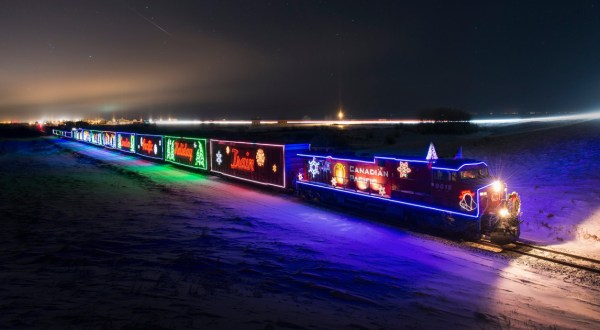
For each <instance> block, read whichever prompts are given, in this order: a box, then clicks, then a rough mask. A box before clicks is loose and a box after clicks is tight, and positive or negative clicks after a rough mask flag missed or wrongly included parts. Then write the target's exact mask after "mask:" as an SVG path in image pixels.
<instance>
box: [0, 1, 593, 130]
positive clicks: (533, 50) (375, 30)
mask: <svg viewBox="0 0 600 330" xmlns="http://www.w3.org/2000/svg"><path fill="white" fill-rule="evenodd" d="M599 6H600V4H599V3H598V1H586V0H581V1H525V0H521V1H297V2H296V1H256V0H251V1H182V0H177V1H138V0H127V1H126V0H123V1H119V0H102V1H86V0H78V1H52V0H47V1H42V0H40V1H28V0H15V1H6V0H3V1H2V3H1V6H0V120H7V119H12V120H18V119H20V120H30V119H38V118H40V116H45V118H50V117H54V118H58V117H62V116H78V117H95V116H104V117H106V118H109V117H111V116H112V115H113V113H114V114H115V115H116V116H117V117H121V116H125V117H132V116H136V117H139V116H144V117H148V116H149V115H153V116H154V117H155V118H157V117H159V116H161V115H162V116H163V117H164V118H166V117H168V116H169V115H172V116H173V117H177V118H180V119H219V118H229V119H249V118H253V117H261V118H265V119H266V118H270V119H276V118H281V119H292V118H298V119H299V118H302V117H304V116H310V117H311V118H313V119H323V118H324V117H325V116H333V115H335V113H336V110H337V109H338V107H339V105H340V103H341V105H342V106H343V108H344V109H345V111H346V112H347V114H348V116H350V117H353V118H389V117H390V116H392V117H407V116H411V115H413V114H414V113H415V112H416V111H418V110H419V109H423V108H431V107H441V106H443V107H454V108H459V109H464V110H467V111H470V112H478V113H486V112H490V111H493V112H503V111H519V112H529V111H550V112H556V111H581V110H590V109H594V108H597V107H599V106H600V12H599V10H600V7H599Z"/></svg>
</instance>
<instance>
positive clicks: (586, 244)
mask: <svg viewBox="0 0 600 330" xmlns="http://www.w3.org/2000/svg"><path fill="white" fill-rule="evenodd" d="M592 128H598V123H597V122H591V123H589V122H588V123H580V124H574V125H567V126H565V127H552V128H548V127H546V128H535V129H532V127H522V128H519V127H510V128H507V129H506V130H500V129H498V130H497V131H494V130H491V131H486V132H485V136H483V135H482V134H479V135H477V136H476V137H470V139H471V140H467V138H464V139H465V141H463V142H464V148H465V156H471V157H473V156H477V157H480V158H484V159H485V160H487V161H488V162H489V163H490V165H491V166H492V168H493V169H494V171H496V173H497V174H499V175H503V176H506V179H507V180H508V181H509V185H510V187H513V188H512V189H515V190H517V191H519V193H521V195H522V198H523V204H524V205H523V206H524V210H523V212H524V219H525V220H526V222H525V223H524V232H523V237H524V238H526V239H530V240H533V241H537V242H540V243H544V244H548V245H552V247H553V248H555V247H556V248H564V249H569V250H577V251H579V252H581V253H582V254H583V253H585V254H587V255H595V256H598V255H599V254H600V253H598V249H599V245H600V242H599V241H598V236H599V235H600V233H599V232H598V228H599V227H600V226H599V225H598V222H599V217H600V215H599V212H600V195H599V192H600V179H599V176H598V175H599V174H598V164H599V161H600V150H599V148H600V146H599V145H600V139H599V137H600V135H599V134H600V133H598V132H600V130H599V129H595V130H594V129H592ZM521 129H522V130H523V132H521V131H520V130H521ZM507 132H510V134H509V133H507ZM438 148H441V149H442V150H443V149H444V148H445V146H444V144H443V143H442V144H441V145H440V146H439V147H438ZM509 155H510V156H509ZM530 164H531V165H530ZM0 169H1V171H0V187H2V189H0V214H2V217H1V218H2V220H1V221H2V230H1V231H0V270H1V272H0V283H1V284H0V297H2V300H1V302H0V328H55V329H64V328H69V327H71V328H102V329H121V328H125V329H182V328H199V329H205V328H206V329H212V328H217V329H238V328H244V329H337V328H346V329H397V328H405V327H408V328H439V329H448V328H486V329H488V328H490V329H505V328H524V329H532V328H533V329H543V328H577V329H598V328H600V304H599V302H600V278H599V276H597V275H590V274H589V273H585V272H584V271H572V270H570V269H567V268H564V267H560V266H552V265H549V264H545V263H543V262H538V261H533V260H530V259H527V258H514V259H511V258H508V257H506V256H503V255H499V254H494V253H490V252H486V251H480V250H474V249H472V248H468V247H466V246H464V245H462V244H460V243H456V242H449V241H447V240H444V239H439V238H434V237H430V236H426V235H419V234H414V233H410V232H406V231H404V230H402V229H400V228H394V227H390V226H386V225H383V224H381V223H376V222H373V221H370V220H366V219H362V218H360V217H357V216H353V215H349V214H344V213H339V212H336V211H332V210H329V209H327V208H322V207H318V206H314V205H309V204H305V203H303V202H302V201H300V200H298V199H296V198H295V197H293V196H287V195H281V194H277V193H271V192H265V191H257V190H255V189H252V187H250V186H239V185H235V184H233V183H231V182H228V181H224V180H222V179H219V178H216V177H213V176H205V175H202V174H197V173H191V172H189V171H185V170H181V169H179V168H176V167H174V166H172V165H165V164H156V163H153V162H150V161H146V160H143V159H140V158H137V157H134V156H130V155H126V154H122V153H118V152H115V151H108V150H105V149H101V148H97V147H94V146H89V145H84V144H81V143H77V142H72V141H65V140H60V139H56V138H43V139H28V140H4V141H0ZM550 214H552V216H550Z"/></svg>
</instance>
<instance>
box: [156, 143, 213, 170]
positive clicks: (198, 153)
mask: <svg viewBox="0 0 600 330" xmlns="http://www.w3.org/2000/svg"><path fill="white" fill-rule="evenodd" d="M164 141H165V160H166V161H168V162H172V163H175V164H179V165H184V166H189V167H193V168H197V169H201V170H207V169H208V161H207V157H208V153H207V150H206V139H198V138H184V137H174V136H165V137H164Z"/></svg>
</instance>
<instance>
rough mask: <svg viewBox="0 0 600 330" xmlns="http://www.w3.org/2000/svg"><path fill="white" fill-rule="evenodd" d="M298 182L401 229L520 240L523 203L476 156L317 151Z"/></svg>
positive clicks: (312, 195) (316, 195)
mask: <svg viewBox="0 0 600 330" xmlns="http://www.w3.org/2000/svg"><path fill="white" fill-rule="evenodd" d="M298 157H300V158H302V159H303V160H304V166H303V167H302V168H301V169H300V171H299V173H298V177H297V180H296V185H297V190H298V191H299V192H300V193H301V195H302V196H305V197H308V198H309V199H314V200H318V201H321V202H324V203H328V204H337V205H340V206H342V207H349V208H353V209H356V210H359V211H362V210H365V211H367V212H369V213H377V214H379V215H381V216H384V217H385V219H397V220H396V221H398V222H399V223H400V224H407V225H408V226H411V227H412V226H415V227H426V228H432V231H442V232H448V233H452V234H458V235H459V236H461V237H464V238H467V239H474V240H478V239H481V238H487V239H490V240H491V241H492V242H494V243H497V244H506V243H510V242H514V241H516V240H517V239H518V238H519V235H520V223H521V221H520V199H519V196H518V194H517V193H514V192H513V193H511V194H508V193H507V192H508V189H507V186H506V184H505V183H504V182H501V181H498V180H495V179H494V178H492V177H491V176H490V174H489V171H488V166H487V164H486V163H485V162H483V161H478V160H474V159H463V158H462V157H455V158H440V159H438V158H437V156H436V153H435V149H434V147H433V145H431V146H430V151H429V153H428V156H427V157H426V158H425V159H423V158H420V159H419V158H414V157H388V156H375V157H373V158H357V157H351V158H350V157H343V156H336V155H332V154H321V153H317V152H311V153H304V154H298Z"/></svg>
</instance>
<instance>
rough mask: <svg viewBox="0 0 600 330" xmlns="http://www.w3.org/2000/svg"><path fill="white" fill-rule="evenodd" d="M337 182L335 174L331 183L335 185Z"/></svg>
mask: <svg viewBox="0 0 600 330" xmlns="http://www.w3.org/2000/svg"><path fill="white" fill-rule="evenodd" d="M336 183H337V180H336V178H335V176H334V177H333V178H331V185H332V186H334V187H335V184H336Z"/></svg>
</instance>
